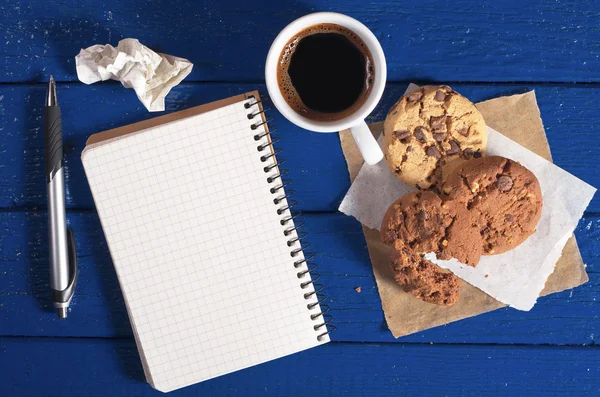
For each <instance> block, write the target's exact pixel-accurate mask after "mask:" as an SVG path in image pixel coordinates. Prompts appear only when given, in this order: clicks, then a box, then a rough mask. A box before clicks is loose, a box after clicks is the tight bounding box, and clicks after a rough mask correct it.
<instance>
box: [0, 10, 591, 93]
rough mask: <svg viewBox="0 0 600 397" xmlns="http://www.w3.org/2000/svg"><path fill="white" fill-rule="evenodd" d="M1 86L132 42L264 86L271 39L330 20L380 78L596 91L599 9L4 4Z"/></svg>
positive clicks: (64, 70) (213, 77)
mask: <svg viewBox="0 0 600 397" xmlns="http://www.w3.org/2000/svg"><path fill="white" fill-rule="evenodd" d="M0 11H1V12H0V42H1V43H2V45H3V51H2V53H1V54H0V64H2V68H0V81H4V82H6V81H10V82H23V81H40V80H43V79H45V78H47V77H48V74H49V73H54V75H55V76H57V77H58V78H59V79H60V80H62V81H73V80H75V78H76V76H75V65H74V57H75V55H76V54H77V53H78V52H79V49H80V48H82V47H88V46H90V45H92V44H104V43H112V44H114V45H116V43H117V41H118V40H119V39H121V38H124V37H136V38H139V39H140V40H142V42H143V43H145V44H147V45H148V46H150V47H152V48H154V49H156V50H157V51H162V52H166V53H169V54H173V55H177V56H181V57H187V58H189V59H190V60H191V61H192V62H193V63H194V64H195V67H194V70H193V72H192V75H191V76H190V77H189V78H190V80H195V81H198V80H202V81H224V80H228V81H233V80H238V81H239V80H262V79H263V69H264V60H265V57H266V54H267V51H268V49H269V45H270V43H271V42H272V40H273V39H274V38H275V36H276V35H277V33H278V32H279V31H280V30H281V29H282V28H283V27H284V26H285V25H287V24H288V23H289V22H291V21H292V20H294V19H296V18H297V17H299V16H302V15H305V14H307V13H310V12H314V11H337V12H343V13H347V14H349V15H351V16H353V17H355V18H358V19H359V20H361V21H362V22H363V23H365V24H366V25H367V26H368V27H369V28H371V29H372V30H373V32H374V33H375V35H376V36H377V37H378V39H379V40H380V41H381V44H382V46H383V49H384V51H385V53H386V55H387V60H388V68H389V69H388V70H389V78H390V80H395V81H398V80H404V81H407V80H414V79H427V80H438V81H485V82H489V81H562V82H573V81H579V82H588V81H599V79H600V76H599V75H598V73H597V71H598V69H599V68H600V59H599V56H600V48H599V47H598V46H597V43H598V40H599V39H600V28H599V27H598V24H597V19H598V15H599V12H600V4H599V3H598V2H596V1H593V0H577V1H576V0H569V1H560V2H548V1H544V0H535V1H528V2H523V1H520V0H505V1H489V0H486V1H483V2H478V3H477V5H476V6H474V5H473V2H472V1H468V0H458V1H439V0H402V1H401V0H387V1H385V2H363V1H360V0H333V1H325V0H313V1H311V2H309V3H307V2H301V1H298V0H287V1H285V2H281V1H275V0H254V1H252V2H248V1H246V0H229V1H204V2H190V1H184V0H174V1H171V2H169V3H158V4H157V3H155V2H152V1H149V0H136V1H128V2H117V1H109V2H106V1H102V0H85V1H76V0H67V1H56V0H54V1H46V2H34V3H27V2H24V3H14V2H12V3H11V2H7V3H5V4H4V5H2V6H1V7H0Z"/></svg>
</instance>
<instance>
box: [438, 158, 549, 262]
mask: <svg viewBox="0 0 600 397" xmlns="http://www.w3.org/2000/svg"><path fill="white" fill-rule="evenodd" d="M441 190H442V198H444V199H445V200H451V201H453V202H455V203H456V204H457V205H460V206H462V207H463V208H466V209H467V210H468V211H469V212H470V213H471V216H472V218H473V222H474V224H476V225H478V227H479V231H480V234H481V238H482V240H483V252H484V254H487V255H493V254H501V253H503V252H506V251H508V250H510V249H512V248H515V247H516V246H518V245H519V244H521V243H522V242H523V241H525V240H526V239H527V237H529V236H530V235H532V234H533V233H534V232H535V228H536V226H537V223H538V221H539V220H540V216H541V214H542V192H541V189H540V184H539V181H538V179H537V178H536V177H535V175H534V174H533V173H532V172H531V171H529V170H528V169H527V168H525V167H523V166H522V165H521V164H519V163H517V162H515V161H512V160H509V159H507V158H504V157H500V156H490V157H483V158H480V159H473V160H470V161H468V162H465V163H464V164H462V165H461V166H460V167H458V168H457V169H456V170H455V172H454V173H452V174H451V175H449V176H448V179H447V180H445V181H444V182H443V184H442V188H441Z"/></svg>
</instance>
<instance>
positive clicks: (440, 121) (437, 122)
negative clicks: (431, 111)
mask: <svg viewBox="0 0 600 397" xmlns="http://www.w3.org/2000/svg"><path fill="white" fill-rule="evenodd" d="M429 125H431V128H432V129H433V130H434V131H439V130H442V129H445V128H446V115H445V114H444V115H442V116H431V119H429Z"/></svg>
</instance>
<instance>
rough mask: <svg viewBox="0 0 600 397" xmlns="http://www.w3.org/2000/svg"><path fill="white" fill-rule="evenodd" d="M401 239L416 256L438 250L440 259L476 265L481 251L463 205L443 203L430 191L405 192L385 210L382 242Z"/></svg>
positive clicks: (478, 238) (476, 234) (477, 237)
mask: <svg viewBox="0 0 600 397" xmlns="http://www.w3.org/2000/svg"><path fill="white" fill-rule="evenodd" d="M397 240H400V241H402V242H403V243H404V244H405V246H406V248H409V249H411V250H412V251H413V252H414V253H415V254H416V255H417V254H426V253H429V252H435V253H436V255H437V257H438V258H439V259H450V258H456V259H458V260H459V261H460V262H461V263H464V264H467V265H470V266H476V265H477V263H478V262H479V258H480V256H481V253H482V248H481V247H482V246H483V244H482V243H481V236H480V234H479V229H478V228H476V227H475V226H474V223H473V221H472V219H471V214H470V213H469V211H467V210H466V208H465V207H464V206H461V205H455V204H454V203H453V202H448V203H444V202H442V200H441V199H440V197H439V196H438V195H436V194H435V193H433V192H431V191H424V192H413V193H408V194H405V195H404V196H402V197H400V198H399V199H398V200H396V201H395V202H394V203H393V204H392V205H391V206H390V207H389V208H388V210H387V211H386V213H385V215H384V217H383V222H382V224H381V241H382V242H384V243H385V244H388V245H392V244H394V243H395V242H396V241H397Z"/></svg>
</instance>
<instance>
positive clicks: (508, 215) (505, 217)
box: [504, 214, 515, 222]
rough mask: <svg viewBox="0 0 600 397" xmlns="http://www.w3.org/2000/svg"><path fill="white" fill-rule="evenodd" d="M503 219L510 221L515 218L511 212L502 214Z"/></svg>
mask: <svg viewBox="0 0 600 397" xmlns="http://www.w3.org/2000/svg"><path fill="white" fill-rule="evenodd" d="M504 219H506V221H507V222H512V221H513V220H514V219H515V217H514V216H512V215H511V214H506V215H504Z"/></svg>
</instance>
